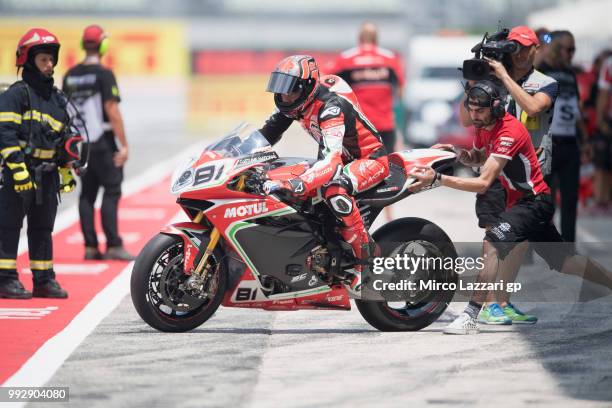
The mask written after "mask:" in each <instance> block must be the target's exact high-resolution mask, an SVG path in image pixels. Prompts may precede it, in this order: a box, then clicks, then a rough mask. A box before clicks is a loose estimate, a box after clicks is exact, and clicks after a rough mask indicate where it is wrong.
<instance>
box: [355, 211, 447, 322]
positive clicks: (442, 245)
mask: <svg viewBox="0 0 612 408" xmlns="http://www.w3.org/2000/svg"><path fill="white" fill-rule="evenodd" d="M398 221H403V222H402V223H398V224H397V227H396V228H386V227H389V226H385V227H382V228H381V229H380V230H378V231H376V233H374V239H375V240H376V241H377V242H379V243H382V242H385V241H388V242H401V243H402V244H405V243H409V242H415V243H416V244H419V243H421V244H423V245H425V246H426V247H428V248H431V249H432V250H433V251H434V252H438V255H439V256H442V257H445V258H446V257H450V258H456V257H457V252H456V251H455V246H454V245H453V243H452V242H451V240H450V239H449V238H448V236H447V235H446V234H445V233H444V232H443V231H442V229H440V228H439V227H438V226H437V225H435V224H434V223H432V222H429V221H426V220H422V219H417V218H410V219H403V220H398ZM397 247H398V246H396V248H397ZM382 255H383V256H388V255H389V251H387V253H383V254H382ZM429 278H430V279H432V278H433V279H436V281H437V282H455V283H457V275H456V273H455V272H454V271H451V272H449V271H444V270H443V271H437V275H435V276H433V277H429ZM454 294H455V291H454V290H453V291H440V292H432V293H431V294H429V296H425V298H424V299H423V300H422V301H421V302H418V303H415V304H412V303H408V302H404V303H405V305H404V306H403V307H398V308H396V307H392V306H390V302H378V301H367V300H360V299H355V304H356V306H357V309H358V310H359V313H361V315H362V316H363V318H364V319H365V320H366V321H367V322H368V323H369V324H370V325H372V326H373V327H375V328H376V329H378V330H380V331H417V330H421V329H422V328H424V327H427V326H429V325H430V324H432V323H433V322H435V321H436V320H437V319H438V317H440V315H441V314H442V313H443V312H444V310H446V308H447V306H448V304H449V303H450V302H451V300H452V299H453V296H454ZM394 303H398V302H394Z"/></svg>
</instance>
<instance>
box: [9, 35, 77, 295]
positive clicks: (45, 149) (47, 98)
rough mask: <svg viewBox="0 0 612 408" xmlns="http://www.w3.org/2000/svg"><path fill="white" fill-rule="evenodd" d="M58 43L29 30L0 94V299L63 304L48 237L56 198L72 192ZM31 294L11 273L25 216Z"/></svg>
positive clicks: (71, 174) (67, 130)
mask: <svg viewBox="0 0 612 408" xmlns="http://www.w3.org/2000/svg"><path fill="white" fill-rule="evenodd" d="M59 48H60V43H59V40H58V39H57V37H56V36H55V35H53V34H52V33H50V32H49V31H47V30H45V29H43V28H33V29H31V30H29V31H28V32H27V33H26V34H25V35H24V36H23V37H22V38H21V39H20V40H19V43H18V45H17V61H16V65H17V69H18V71H17V72H19V70H20V69H23V70H22V71H21V72H22V78H23V80H22V81H17V82H15V83H14V84H12V85H11V86H10V87H9V88H8V89H7V90H6V91H5V92H3V93H2V94H0V155H1V158H2V186H1V187H0V297H1V298H12V299H29V298H31V297H32V296H34V297H46V298H66V297H68V293H67V292H66V291H65V290H64V289H62V287H61V286H60V285H59V283H58V282H57V280H56V279H55V272H54V270H53V260H52V256H53V245H52V240H51V233H52V230H53V224H54V222H55V216H56V214H57V204H58V193H59V191H61V192H70V191H72V190H73V189H74V188H75V186H76V181H75V179H74V175H73V173H72V169H71V165H72V161H71V160H70V159H69V156H70V157H72V156H74V155H75V154H78V153H77V152H75V151H72V152H70V154H66V153H67V152H68V151H67V150H66V149H65V148H64V146H68V145H70V146H72V142H73V141H76V140H78V139H79V138H78V137H73V135H71V134H70V133H69V130H70V124H69V116H68V113H67V111H66V104H67V100H66V99H65V98H64V97H63V96H62V94H61V93H60V92H59V91H58V90H57V88H55V87H54V86H53V70H54V68H55V66H56V65H57V58H58V54H59ZM60 150H63V151H60ZM26 216H27V218H28V231H27V235H28V247H29V253H30V269H31V270H32V278H33V288H34V289H33V291H32V292H30V291H28V290H26V289H25V288H24V287H23V285H22V284H21V282H20V281H19V278H18V275H17V262H16V259H17V248H18V244H19V234H20V230H21V227H22V225H23V219H24V217H26Z"/></svg>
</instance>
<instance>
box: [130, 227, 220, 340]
mask: <svg viewBox="0 0 612 408" xmlns="http://www.w3.org/2000/svg"><path fill="white" fill-rule="evenodd" d="M183 245H184V244H183V240H182V238H181V237H179V236H176V235H167V234H158V235H156V236H155V237H153V238H152V239H151V240H150V241H149V242H148V243H147V245H146V246H145V247H144V248H143V249H142V251H141V252H140V254H139V255H138V257H137V258H136V261H135V263H134V269H133V270H132V277H131V281H130V287H131V297H132V303H133V304H134V307H135V308H136V311H137V312H138V314H139V315H140V317H141V318H142V320H144V321H145V322H146V323H147V324H148V325H149V326H151V327H153V328H154V329H157V330H160V331H163V332H186V331H189V330H193V329H195V328H196V327H198V326H200V325H202V324H203V323H204V322H206V321H207V320H208V319H210V318H211V317H212V315H213V314H214V313H215V311H216V310H217V309H218V307H219V305H220V304H221V301H222V300H223V295H224V294H225V291H226V288H227V270H226V268H225V265H224V262H223V258H222V256H221V253H220V251H219V250H218V249H216V250H215V251H214V252H213V253H212V254H211V256H210V257H209V259H208V262H209V266H210V269H209V276H210V278H209V279H208V280H207V281H206V284H205V287H204V288H203V290H202V291H201V292H200V293H193V292H192V291H190V290H187V289H186V288H185V282H186V281H187V279H189V275H186V274H185V273H184V266H183V262H184V259H183V253H184V250H183Z"/></svg>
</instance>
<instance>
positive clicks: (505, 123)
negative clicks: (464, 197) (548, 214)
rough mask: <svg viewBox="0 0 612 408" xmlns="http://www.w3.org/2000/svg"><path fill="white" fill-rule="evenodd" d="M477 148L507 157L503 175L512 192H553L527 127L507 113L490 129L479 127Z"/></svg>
mask: <svg viewBox="0 0 612 408" xmlns="http://www.w3.org/2000/svg"><path fill="white" fill-rule="evenodd" d="M474 148H475V149H477V150H481V151H482V150H483V149H484V150H485V153H486V156H487V157H489V156H495V157H501V158H504V159H507V160H508V162H507V163H506V165H505V166H504V169H503V170H502V173H501V176H500V177H501V178H502V181H503V184H504V187H505V188H506V189H507V190H508V192H509V195H510V196H514V197H516V193H521V195H537V194H542V193H548V192H550V189H549V188H548V185H547V184H546V183H545V182H544V177H543V176H542V171H541V169H540V164H539V163H538V158H537V156H536V153H535V149H534V148H533V143H532V142H531V137H530V135H529V133H528V132H527V130H526V129H525V127H524V126H523V125H522V124H521V122H519V121H518V120H517V119H516V118H515V117H514V116H512V115H510V114H509V113H506V114H505V115H504V117H503V118H501V119H500V120H498V121H497V124H496V125H495V127H494V128H493V129H491V130H486V129H476V136H475V138H474Z"/></svg>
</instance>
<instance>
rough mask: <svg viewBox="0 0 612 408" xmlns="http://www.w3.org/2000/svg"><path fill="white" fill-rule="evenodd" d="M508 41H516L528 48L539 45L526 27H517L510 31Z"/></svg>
mask: <svg viewBox="0 0 612 408" xmlns="http://www.w3.org/2000/svg"><path fill="white" fill-rule="evenodd" d="M507 39H508V40H509V41H516V42H518V43H520V44H521V45H524V46H526V47H529V46H530V45H534V44H535V45H540V40H538V36H537V35H536V33H535V32H534V31H533V30H532V29H531V28H529V27H527V26H517V27H514V28H513V29H512V30H510V33H509V34H508V38H507Z"/></svg>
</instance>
